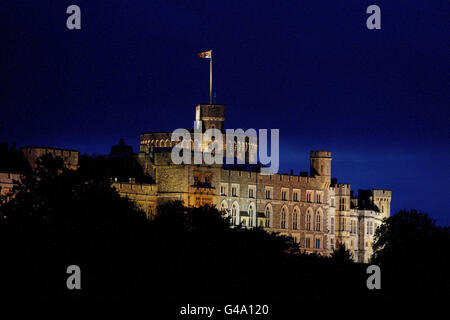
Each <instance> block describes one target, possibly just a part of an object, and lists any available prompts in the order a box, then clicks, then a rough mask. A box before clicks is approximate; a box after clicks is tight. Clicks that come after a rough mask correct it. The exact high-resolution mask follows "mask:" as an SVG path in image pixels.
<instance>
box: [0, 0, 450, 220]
mask: <svg viewBox="0 0 450 320" xmlns="http://www.w3.org/2000/svg"><path fill="white" fill-rule="evenodd" d="M70 4H77V5H79V6H80V7H81V12H82V29H81V30H79V31H69V30H68V29H67V28H66V19H67V16H68V15H67V14H66V13H65V12H66V8H67V6H68V5H70ZM371 4H377V5H379V6H380V7H381V14H382V19H381V20H382V22H381V23H382V29H381V30H375V31H369V30H368V29H367V28H366V18H367V16H368V15H367V14H366V13H365V11H366V8H367V7H368V5H371ZM449 13H450V2H449V1H448V0H445V1H438V0H433V1H425V0H421V1H419V0H417V1H413V0H409V1H398V0H396V1H379V0H374V1H359V0H358V1H348V0H342V1H341V0H338V1H317V0H314V1H312V0H311V1H298V0H297V1H262V0H259V1H232V0H226V1H181V0H180V1H170V0H161V1H158V0H152V1H148V0H146V1H137V0H135V1H111V0H109V1H93V0H90V1H86V0H84V1H82V0H71V1H61V0H59V1H56V0H54V1H17V0H15V1H12V0H10V1H3V2H2V5H1V8H0V15H1V16H0V36H1V40H2V45H1V47H0V70H1V75H0V79H1V86H0V88H1V89H0V90H1V94H0V105H1V108H2V109H1V118H0V141H7V142H10V143H11V142H14V141H15V142H17V144H18V145H19V146H23V145H49V146H56V147H63V148H75V149H78V150H80V151H81V152H87V153H94V152H97V153H107V152H109V149H110V147H111V145H112V144H115V143H117V142H118V140H119V138H120V137H124V138H125V141H126V142H127V143H128V144H132V145H133V146H134V149H135V151H137V150H138V149H137V147H138V144H139V134H140V133H141V132H144V131H157V130H173V129H175V128H179V127H191V126H192V121H193V118H194V106H195V105H196V104H197V103H201V102H206V101H208V93H209V92H208V90H209V68H208V62H207V61H202V60H199V59H198V58H197V57H196V54H197V53H198V52H201V51H204V50H208V49H213V50H214V91H216V93H217V103H224V104H226V105H227V121H226V126H227V127H229V128H244V129H247V128H268V129H270V128H279V129H280V135H281V137H280V139H281V171H283V172H288V171H289V169H290V168H293V169H294V170H295V172H298V171H306V170H307V169H308V157H309V151H310V150H313V149H325V150H331V151H332V152H333V162H332V170H333V176H336V177H337V178H338V180H339V181H340V182H347V183H351V184H352V187H353V188H354V189H358V188H372V187H378V188H387V189H392V191H393V201H392V210H393V211H394V212H395V211H397V210H398V209H400V208H417V209H421V210H424V211H426V212H429V213H430V214H431V215H432V216H433V217H434V218H436V219H437V221H438V223H439V224H450V214H449V212H448V210H449V201H450V197H449V191H448V184H449V181H450V169H449V163H450V150H449V138H450V130H449V123H450V112H449V101H450V93H449V92H450V90H449V74H450V73H449V71H450V70H449V56H450V55H449V54H450V42H449V30H450V19H449V18H450V17H449Z"/></svg>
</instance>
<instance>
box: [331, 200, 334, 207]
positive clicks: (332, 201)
mask: <svg viewBox="0 0 450 320" xmlns="http://www.w3.org/2000/svg"><path fill="white" fill-rule="evenodd" d="M331 206H332V207H334V198H331Z"/></svg>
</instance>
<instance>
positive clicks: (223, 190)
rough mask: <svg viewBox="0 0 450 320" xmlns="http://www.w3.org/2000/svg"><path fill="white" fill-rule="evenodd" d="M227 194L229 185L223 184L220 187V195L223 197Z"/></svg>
mask: <svg viewBox="0 0 450 320" xmlns="http://www.w3.org/2000/svg"><path fill="white" fill-rule="evenodd" d="M227 194H228V184H226V183H222V184H221V185H220V195H221V196H226V195H227Z"/></svg>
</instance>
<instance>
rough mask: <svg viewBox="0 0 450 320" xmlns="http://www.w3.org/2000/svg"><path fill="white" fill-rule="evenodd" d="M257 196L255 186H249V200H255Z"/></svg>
mask: <svg viewBox="0 0 450 320" xmlns="http://www.w3.org/2000/svg"><path fill="white" fill-rule="evenodd" d="M255 195H256V187H255V186H248V197H249V198H255Z"/></svg>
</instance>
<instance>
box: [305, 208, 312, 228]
mask: <svg viewBox="0 0 450 320" xmlns="http://www.w3.org/2000/svg"><path fill="white" fill-rule="evenodd" d="M305 229H306V230H308V231H309V230H311V211H310V210H308V212H306V223H305Z"/></svg>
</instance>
